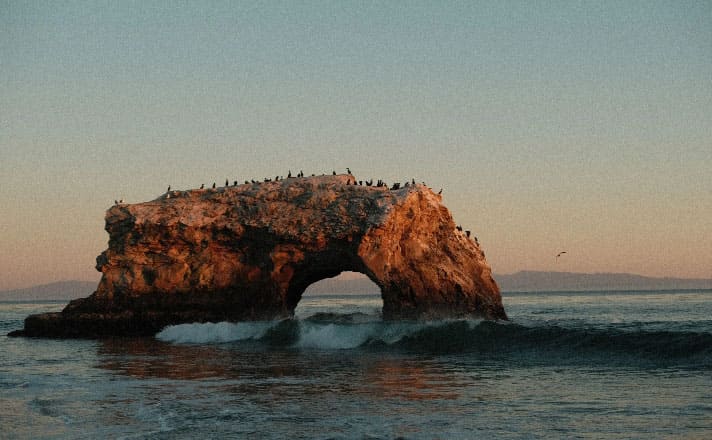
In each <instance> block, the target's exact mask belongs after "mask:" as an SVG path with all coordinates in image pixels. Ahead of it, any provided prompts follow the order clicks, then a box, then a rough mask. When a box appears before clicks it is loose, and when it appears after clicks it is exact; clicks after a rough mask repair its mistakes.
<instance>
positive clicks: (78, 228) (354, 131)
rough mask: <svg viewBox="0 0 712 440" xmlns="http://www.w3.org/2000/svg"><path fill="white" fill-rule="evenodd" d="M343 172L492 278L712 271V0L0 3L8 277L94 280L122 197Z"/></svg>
mask: <svg viewBox="0 0 712 440" xmlns="http://www.w3.org/2000/svg"><path fill="white" fill-rule="evenodd" d="M346 167H349V168H350V169H351V170H352V171H353V173H354V174H355V175H356V177H357V178H359V179H361V178H363V179H368V178H374V179H379V178H382V179H385V180H386V181H387V182H394V181H405V180H406V179H408V180H410V179H411V178H415V179H416V180H417V181H425V182H426V183H427V184H428V185H429V186H431V187H433V188H434V189H435V190H439V189H440V188H443V202H444V203H445V204H446V206H447V207H448V208H449V209H450V210H451V212H452V213H453V216H454V218H455V221H456V222H457V223H459V224H461V225H463V227H464V228H465V229H471V230H472V231H473V233H474V234H475V235H476V236H478V238H479V241H480V243H481V245H482V247H483V249H484V251H485V253H486V255H487V259H488V261H489V263H490V265H491V266H492V268H493V271H494V272H495V273H512V272H516V271H519V270H555V271H573V272H631V273H636V274H641V275H648V276H671V277H697V278H712V172H710V170H712V2H711V1H700V2H695V1H677V2H658V1H641V2H638V1H626V2H620V1H612V2H608V1H602V2H579V1H561V2H557V1H549V2H509V1H493V2H478V1H462V2H449V1H443V2H431V1H424V2H419V1H409V2H370V1H364V2H319V1H314V2H298V1H286V2H255V1H251V2H235V1H225V2H221V1H211V2H179V1H176V2H151V1H148V2H146V1H136V2H133V1H122V2H102V1H87V2H79V1H69V2H33V1H27V2H15V1H7V0H0V289H13V288H21V287H27V286H32V285H35V284H41V283H48V282H53V281H59V280H70V279H78V280H98V278H99V276H100V274H99V273H98V272H97V271H96V270H95V269H94V265H95V258H96V256H97V255H99V253H101V252H102V251H103V250H104V249H106V247H107V243H108V235H107V234H106V232H105V231H104V229H103V227H104V213H105V211H106V209H108V208H109V207H110V206H111V205H112V204H113V201H114V200H115V199H124V200H125V201H127V202H131V203H133V202H141V201H147V200H151V199H153V198H155V197H157V196H158V195H160V194H161V193H163V192H164V191H165V190H166V188H167V186H168V185H171V186H172V188H173V189H189V188H196V187H198V186H200V184H201V183H205V184H207V185H210V184H212V183H213V182H218V183H220V182H224V180H225V179H226V178H228V179H230V181H232V180H236V179H237V180H240V181H242V180H245V179H251V178H255V179H261V178H263V177H266V176H270V177H273V176H275V175H286V174H287V172H288V170H292V172H296V171H298V170H304V172H305V173H307V174H311V173H317V174H321V173H331V171H332V170H337V171H338V172H345V170H346ZM562 250H565V251H567V254H565V255H564V256H563V257H562V258H558V259H556V258H554V256H555V255H556V254H557V253H558V252H560V251H562Z"/></svg>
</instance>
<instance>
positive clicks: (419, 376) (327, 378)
mask: <svg viewBox="0 0 712 440" xmlns="http://www.w3.org/2000/svg"><path fill="white" fill-rule="evenodd" d="M97 354H98V359H97V360H98V365H97V366H98V367H100V368H102V369H105V370H108V371H111V372H113V373H116V374H120V375H124V376H130V377H134V378H140V379H170V380H188V381H192V380H206V379H219V380H221V381H223V383H222V385H221V386H220V388H221V391H223V392H226V391H230V390H231V391H232V392H235V393H242V394H244V393H257V392H262V393H264V392H275V391H276V390H277V389H278V388H290V390H289V393H292V392H294V391H295V388H298V389H299V390H298V391H297V392H298V393H300V394H303V395H304V396H308V395H314V394H319V393H324V392H328V393H331V394H334V393H336V394H348V395H353V394H360V393H366V394H371V395H373V397H380V398H383V399H393V398H398V399H406V400H435V399H450V400H451V399H456V398H457V397H458V396H459V393H458V391H457V390H458V389H459V388H460V387H461V386H462V385H463V383H462V382H461V381H457V380H453V375H452V373H453V372H452V371H449V370H448V369H446V368H444V366H443V365H439V364H438V363H437V362H432V363H430V364H429V363H427V362H423V360H422V359H413V358H412V357H410V356H408V355H405V354H393V353H374V352H369V351H350V350H345V351H342V352H339V353H337V355H335V354H334V353H329V352H317V351H301V350H293V349H282V350H276V349H260V348H256V347H240V346H238V344H222V345H202V346H199V345H175V344H169V343H165V342H161V341H158V340H155V339H153V338H133V339H127V338H124V339H107V340H103V341H100V342H99V345H98V348H97ZM225 381H226V382H225ZM356 383H359V384H360V385H359V386H356V385H355V384H356ZM364 385H366V387H364Z"/></svg>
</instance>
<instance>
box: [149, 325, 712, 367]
mask: <svg viewBox="0 0 712 440" xmlns="http://www.w3.org/2000/svg"><path fill="white" fill-rule="evenodd" d="M156 337H157V338H158V339H159V340H162V341H165V342H171V343H181V344H186V343H187V344H220V343H239V342H246V341H250V342H253V343H257V344H261V345H266V346H273V347H275V346H276V347H289V348H296V349H319V350H339V349H375V350H381V349H398V350H404V351H408V352H420V353H423V352H424V353H428V352H429V353H439V354H443V353H444V354H447V353H460V352H478V353H481V354H485V355H498V356H499V355H505V356H517V357H521V356H525V357H528V358H531V357H546V358H551V357H558V358H562V357H564V358H585V359H588V360H590V359H591V358H592V357H599V358H602V359H605V360H606V361H610V360H611V359H616V358H618V359H622V360H624V359H629V358H631V357H634V358H637V359H647V360H652V361H658V362H664V361H674V362H677V361H682V360H687V361H694V362H709V361H710V360H712V333H708V332H690V331H642V330H621V329H611V328H605V329H601V328H565V327H561V326H556V325H532V326H524V325H520V324H516V323H503V322H491V321H477V320H446V321H430V322H421V321H381V320H379V319H377V318H375V317H372V316H368V315H364V314H359V313H355V314H332V313H328V314H323V313H322V314H317V315H313V316H311V317H309V318H306V319H303V320H298V319H286V320H282V321H262V322H240V323H227V322H221V323H214V324H213V323H206V324H181V325H176V326H171V327H167V328H166V329H164V330H163V331H161V332H160V333H158V335H157V336H156Z"/></svg>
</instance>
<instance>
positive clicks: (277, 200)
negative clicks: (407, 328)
mask: <svg viewBox="0 0 712 440" xmlns="http://www.w3.org/2000/svg"><path fill="white" fill-rule="evenodd" d="M352 178H353V177H352V176H350V175H335V176H334V175H330V176H319V177H309V178H303V179H283V180H280V181H273V182H266V183H262V184H260V185H251V184H250V185H239V186H233V187H226V188H221V189H220V190H216V191H197V190H194V191H186V192H185V193H184V195H183V196H182V197H174V198H165V197H159V198H157V199H155V200H152V201H149V202H144V203H136V204H120V205H115V206H112V207H111V208H110V209H109V210H108V211H107V213H106V231H107V232H108V233H109V246H108V249H107V250H105V251H104V252H102V253H101V255H99V257H97V265H96V268H97V270H99V271H100V272H101V273H102V274H103V276H102V278H101V281H100V283H99V286H98V288H97V290H96V292H94V293H93V294H92V295H90V296H89V297H87V298H81V299H77V300H74V301H72V302H70V303H69V305H67V307H66V308H65V309H64V310H63V311H62V312H59V313H46V314H41V315H33V316H30V317H28V318H27V319H26V320H25V329H24V330H20V331H18V332H15V335H25V336H49V337H102V336H130V335H153V334H155V333H156V332H158V331H160V330H161V329H162V328H163V327H165V326H167V325H172V324H179V323H187V322H218V321H245V320H266V319H278V318H285V317H290V316H292V315H293V313H294V309H295V307H296V306H297V303H298V302H299V300H300V298H301V296H302V293H303V292H304V290H305V289H306V288H307V287H308V286H309V285H310V284H312V283H314V282H316V281H319V280H321V279H324V278H328V277H333V276H336V275H338V274H339V273H341V272H342V271H355V272H360V273H363V274H365V275H366V276H368V278H370V279H371V280H372V281H373V282H374V283H375V284H376V285H378V287H379V288H380V289H381V296H382V299H383V317H384V319H433V318H450V317H476V318H485V319H506V314H505V312H504V308H503V307H502V299H501V296H500V293H499V288H498V287H497V284H496V282H495V281H494V279H493V278H492V274H491V270H490V266H489V265H488V264H487V261H486V260H485V256H484V253H483V252H482V250H481V249H480V247H479V244H478V243H477V242H475V241H473V240H469V239H467V238H466V237H465V236H464V234H459V233H454V231H455V228H456V226H455V223H454V222H453V219H452V216H451V214H450V211H449V210H448V209H447V208H446V207H445V206H444V205H443V204H442V203H441V197H440V196H438V195H437V194H435V193H433V192H432V191H431V190H430V189H429V188H428V187H426V186H425V185H410V186H408V187H403V188H400V189H397V190H388V189H387V187H377V186H357V185H347V182H349V181H350V179H352Z"/></svg>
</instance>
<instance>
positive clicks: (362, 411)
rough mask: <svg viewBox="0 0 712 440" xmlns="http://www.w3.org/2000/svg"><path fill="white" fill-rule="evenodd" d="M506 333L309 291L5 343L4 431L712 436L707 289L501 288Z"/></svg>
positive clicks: (0, 398)
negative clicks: (225, 310) (257, 318)
mask: <svg viewBox="0 0 712 440" xmlns="http://www.w3.org/2000/svg"><path fill="white" fill-rule="evenodd" d="M504 303H505V308H506V310H507V311H508V313H509V316H510V318H511V322H510V323H491V322H479V321H447V322H446V321H440V322H429V323H416V322H401V323H384V322H382V321H381V320H380V317H379V310H380V307H381V305H382V303H381V300H380V298H378V297H366V296H360V297H353V296H330V297H318V296H313V297H305V298H303V299H302V301H301V302H300V304H299V307H298V309H297V312H298V313H297V314H298V319H296V320H293V321H283V322H281V323H275V322H263V323H251V324H227V323H222V324H205V325H182V326H176V327H170V328H167V329H165V330H164V331H163V332H162V333H161V334H159V335H158V336H157V337H156V338H145V339H112V340H102V341H83V340H79V341H77V340H50V339H25V338H7V337H6V336H4V335H5V334H7V332H9V331H11V330H14V329H17V328H21V327H22V320H23V319H24V318H25V317H26V316H27V315H28V314H31V313H38V312H43V311H58V310H60V309H61V308H62V307H63V306H64V304H63V303H0V427H1V430H0V438H3V439H4V438H10V439H12V438H101V437H106V438H165V439H175V438H196V437H204V438H225V437H231V438H255V439H258V438H285V439H286V438H289V439H294V438H324V439H325V438H349V439H350V438H368V439H371V438H399V437H400V438H413V439H430V438H441V439H460V438H463V439H464V438H567V439H568V438H612V439H613V438H615V439H619V438H646V439H647V438H694V439H705V438H706V439H709V438H712V291H681V292H605V293H548V294H546V293H537V294H505V295H504Z"/></svg>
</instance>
